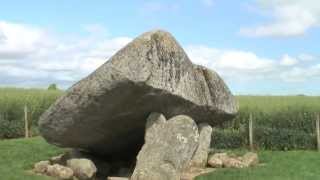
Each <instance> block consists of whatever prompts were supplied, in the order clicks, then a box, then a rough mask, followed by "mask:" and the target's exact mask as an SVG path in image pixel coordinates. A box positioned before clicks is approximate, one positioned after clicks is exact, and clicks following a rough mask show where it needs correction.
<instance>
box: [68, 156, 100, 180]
mask: <svg viewBox="0 0 320 180" xmlns="http://www.w3.org/2000/svg"><path fill="white" fill-rule="evenodd" d="M67 166H68V167H69V168H71V169H72V170H73V173H74V176H76V177H77V178H78V179H80V180H86V179H92V178H93V177H94V176H95V174H96V172H97V168H96V166H95V165H94V164H93V162H92V161H91V160H89V159H84V158H82V159H70V160H68V161H67Z"/></svg>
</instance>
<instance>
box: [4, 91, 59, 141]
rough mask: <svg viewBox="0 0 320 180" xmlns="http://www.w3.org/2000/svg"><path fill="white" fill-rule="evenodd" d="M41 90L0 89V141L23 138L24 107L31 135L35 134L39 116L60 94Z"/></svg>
mask: <svg viewBox="0 0 320 180" xmlns="http://www.w3.org/2000/svg"><path fill="white" fill-rule="evenodd" d="M62 93H63V92H62V91H58V90H57V91H54V90H51V91H49V90H42V89H17V88H0V139H3V138H18V137H23V136H24V106H25V105H27V107H28V119H29V125H30V129H31V134H33V135H36V134H37V125H38V119H39V117H40V115H41V114H42V113H43V112H44V111H45V110H46V109H48V107H49V106H50V105H51V104H52V103H53V102H54V101H55V100H56V99H57V98H58V97H59V96H60V95H61V94H62Z"/></svg>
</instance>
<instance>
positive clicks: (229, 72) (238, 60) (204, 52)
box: [186, 46, 320, 83]
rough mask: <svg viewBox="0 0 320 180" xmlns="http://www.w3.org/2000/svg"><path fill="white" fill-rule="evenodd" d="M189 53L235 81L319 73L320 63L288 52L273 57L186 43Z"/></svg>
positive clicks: (284, 79) (298, 79)
mask: <svg viewBox="0 0 320 180" xmlns="http://www.w3.org/2000/svg"><path fill="white" fill-rule="evenodd" d="M186 52H187V54H188V56H189V57H190V59H191V60H192V61H193V62H194V63H196V64H200V65H203V66H206V67H209V68H211V69H213V70H216V71H217V72H218V73H219V74H220V75H221V76H222V77H223V78H224V79H226V80H228V81H233V82H239V81H250V82H252V83H256V82H257V81H265V80H271V81H274V82H278V83H279V82H289V83H292V82H306V81H308V80H310V79H315V78H319V76H320V65H314V64H306V63H304V61H302V60H301V61H300V59H299V60H298V58H295V57H292V56H289V55H288V54H284V55H283V56H282V57H281V58H279V59H271V58H266V57H261V56H258V55H256V54H255V53H253V52H248V51H240V50H223V49H217V48H210V47H206V46H187V47H186Z"/></svg>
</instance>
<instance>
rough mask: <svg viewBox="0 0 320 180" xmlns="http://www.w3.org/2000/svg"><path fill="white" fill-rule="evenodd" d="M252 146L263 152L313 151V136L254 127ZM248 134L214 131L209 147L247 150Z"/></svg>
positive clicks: (294, 131)
mask: <svg viewBox="0 0 320 180" xmlns="http://www.w3.org/2000/svg"><path fill="white" fill-rule="evenodd" d="M253 134H254V146H255V147H256V148H257V149H264V150H298V149H315V148H316V137H315V135H314V134H309V133H305V132H304V131H299V130H291V129H283V128H282V129H278V128H266V127H256V128H254V132H253ZM248 146H249V143H248V133H247V131H240V130H221V129H214V131H213V133H212V141H211V147H212V148H214V149H235V148H247V147H248Z"/></svg>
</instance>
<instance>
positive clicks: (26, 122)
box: [24, 105, 29, 138]
mask: <svg viewBox="0 0 320 180" xmlns="http://www.w3.org/2000/svg"><path fill="white" fill-rule="evenodd" d="M24 131H25V134H24V135H25V138H28V137H29V123H28V107H27V105H25V106H24Z"/></svg>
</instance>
